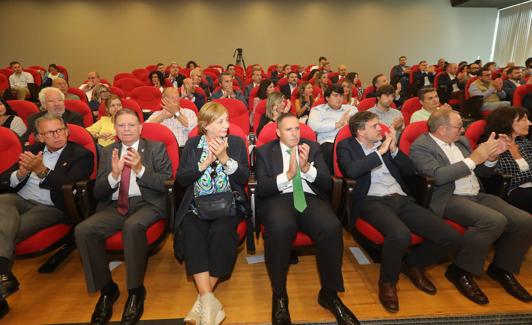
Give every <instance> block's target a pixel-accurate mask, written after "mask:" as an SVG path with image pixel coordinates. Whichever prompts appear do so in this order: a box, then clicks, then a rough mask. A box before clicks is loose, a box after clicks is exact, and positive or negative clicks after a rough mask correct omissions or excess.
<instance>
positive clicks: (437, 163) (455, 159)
mask: <svg viewBox="0 0 532 325" xmlns="http://www.w3.org/2000/svg"><path fill="white" fill-rule="evenodd" d="M428 127H429V133H428V134H427V133H426V134H423V135H421V136H419V137H418V138H417V140H416V141H414V143H413V144H412V146H411V148H410V158H411V159H412V161H413V162H414V164H415V166H416V169H417V170H418V172H419V173H420V174H421V175H423V176H429V177H433V178H434V179H435V185H434V188H433V190H432V197H431V201H430V204H429V208H430V209H431V210H432V211H433V212H434V213H436V214H437V215H438V216H440V217H443V216H445V218H448V219H450V220H452V221H454V222H456V223H458V224H460V225H461V226H463V227H465V228H466V230H465V233H464V235H463V246H462V249H460V250H459V251H458V252H457V254H456V255H455V257H454V260H453V263H451V264H450V265H449V267H448V268H447V271H446V272H445V277H446V278H447V279H448V280H449V281H450V282H451V283H452V284H453V285H454V286H455V287H456V288H457V289H458V291H460V293H461V294H463V295H464V296H465V297H466V298H468V299H470V300H471V301H473V302H475V303H477V304H480V305H485V304H488V303H489V299H488V297H487V296H486V295H485V294H484V293H483V292H482V290H481V289H480V288H479V286H478V285H477V283H476V282H475V279H474V276H480V275H481V274H483V273H484V263H485V261H486V258H487V257H488V252H489V251H490V248H491V247H492V246H493V247H494V255H493V259H492V262H491V264H490V265H489V267H488V269H487V272H486V273H487V274H488V275H489V276H490V277H491V278H492V279H494V280H495V281H496V282H498V283H499V284H501V285H502V287H503V288H504V289H505V290H506V291H507V292H508V293H509V294H511V295H512V296H514V297H515V298H517V299H519V300H521V301H524V302H530V301H532V296H531V295H530V294H529V293H528V292H527V291H526V289H525V288H523V287H522V286H521V284H519V282H518V280H517V279H516V278H515V277H514V275H513V274H514V273H519V269H520V267H521V264H522V263H523V260H524V258H525V255H526V253H527V252H528V250H529V248H530V245H531V244H532V236H530V234H532V218H530V214H529V213H528V212H525V211H523V210H520V209H518V208H516V207H514V206H512V205H510V204H508V203H506V202H505V201H503V200H502V199H501V198H500V197H498V196H495V195H491V194H487V193H484V192H482V190H483V187H482V185H481V183H480V181H479V178H477V176H478V177H490V176H492V175H493V174H494V172H495V166H496V165H497V159H498V157H499V154H500V153H502V152H504V151H506V150H507V144H506V141H507V139H506V140H505V139H504V137H506V138H507V136H505V135H499V139H495V133H493V132H492V133H491V134H490V136H489V138H488V140H487V141H486V142H483V143H481V144H479V146H478V147H477V149H475V150H473V151H471V149H470V147H469V141H468V140H467V138H465V137H463V136H461V133H462V131H463V129H464V128H463V122H462V119H461V117H460V114H459V113H458V112H456V111H450V110H437V111H436V112H434V113H432V115H431V116H430V118H429V120H428Z"/></svg>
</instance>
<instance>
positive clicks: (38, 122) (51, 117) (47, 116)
mask: <svg viewBox="0 0 532 325" xmlns="http://www.w3.org/2000/svg"><path fill="white" fill-rule="evenodd" d="M45 89H46V88H45ZM44 121H59V122H61V124H63V126H66V124H65V121H64V120H63V118H62V117H59V116H57V115H54V114H52V113H46V114H44V115H43V116H41V117H39V118H37V119H36V120H35V131H36V133H37V132H39V125H41V123H42V122H44Z"/></svg>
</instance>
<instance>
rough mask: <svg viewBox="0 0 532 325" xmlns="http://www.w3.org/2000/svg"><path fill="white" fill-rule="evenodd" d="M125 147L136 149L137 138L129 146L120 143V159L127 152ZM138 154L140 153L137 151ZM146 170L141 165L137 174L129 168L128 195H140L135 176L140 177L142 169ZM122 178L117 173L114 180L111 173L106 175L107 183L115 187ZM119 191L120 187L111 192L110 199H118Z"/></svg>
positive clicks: (137, 144) (137, 146)
mask: <svg viewBox="0 0 532 325" xmlns="http://www.w3.org/2000/svg"><path fill="white" fill-rule="evenodd" d="M127 148H133V149H135V150H137V151H138V148H139V140H137V142H135V143H133V144H132V145H131V146H126V145H124V144H123V143H122V150H121V152H120V159H122V157H124V156H125V155H126V154H127ZM139 154H140V153H139ZM145 170H146V167H144V165H143V166H142V169H141V170H140V172H139V173H138V174H136V173H135V171H133V168H131V176H130V177H129V195H128V197H134V196H142V194H141V193H140V188H139V185H138V184H137V178H141V177H142V175H144V171H145ZM121 178H122V174H120V175H118V179H117V180H115V179H114V178H113V173H112V172H111V173H109V176H107V180H108V181H109V185H110V186H111V188H113V189H114V188H117V187H119V185H120V179H121ZM119 192H120V189H118V190H117V191H114V192H113V196H112V197H111V198H112V200H118V193H119Z"/></svg>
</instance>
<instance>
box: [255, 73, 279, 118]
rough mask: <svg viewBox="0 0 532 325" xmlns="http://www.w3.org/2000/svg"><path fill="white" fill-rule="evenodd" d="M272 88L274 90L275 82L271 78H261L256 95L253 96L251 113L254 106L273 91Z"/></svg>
mask: <svg viewBox="0 0 532 325" xmlns="http://www.w3.org/2000/svg"><path fill="white" fill-rule="evenodd" d="M274 90H275V83H274V82H273V81H272V80H271V79H264V80H261V82H260V84H259V89H258V90H257V96H255V98H253V110H252V114H253V113H254V112H255V108H256V107H257V104H258V103H259V102H260V101H261V100H263V99H266V98H268V95H269V94H271V93H272V92H274Z"/></svg>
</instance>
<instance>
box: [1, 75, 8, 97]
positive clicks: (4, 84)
mask: <svg viewBox="0 0 532 325" xmlns="http://www.w3.org/2000/svg"><path fill="white" fill-rule="evenodd" d="M6 89H9V79H8V77H7V76H6V75H5V74H3V73H0V96H3V95H4V92H5V91H6Z"/></svg>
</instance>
